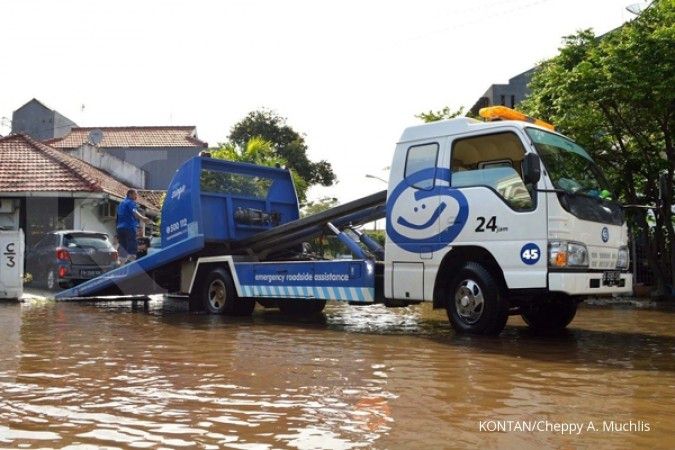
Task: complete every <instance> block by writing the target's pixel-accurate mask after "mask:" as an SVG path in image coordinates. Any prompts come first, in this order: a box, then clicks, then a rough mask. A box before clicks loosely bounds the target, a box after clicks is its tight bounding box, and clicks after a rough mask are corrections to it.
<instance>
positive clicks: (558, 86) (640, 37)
mask: <svg viewBox="0 0 675 450" xmlns="http://www.w3.org/2000/svg"><path fill="white" fill-rule="evenodd" d="M674 24H675V8H673V2H672V0H656V1H655V2H654V3H653V4H652V6H651V7H649V8H647V9H646V10H645V11H644V12H643V13H642V14H641V16H640V17H638V18H637V19H635V20H633V21H632V22H630V23H627V24H625V25H624V26H622V27H621V28H619V29H617V30H614V31H613V32H611V33H609V34H608V35H606V36H603V37H601V38H596V37H595V36H594V35H593V33H592V32H591V31H590V30H586V31H581V32H579V33H577V34H576V35H573V36H567V37H565V38H564V46H563V48H561V49H560V54H559V55H558V56H556V57H554V58H552V59H550V60H548V61H545V62H543V63H542V64H541V65H540V67H539V68H538V70H537V71H536V72H535V74H534V77H533V80H532V82H531V84H530V89H531V94H530V96H529V97H528V98H527V99H525V100H524V101H523V102H522V103H521V109H522V110H523V111H524V112H525V113H527V114H529V115H531V116H535V117H541V118H543V119H545V120H548V121H550V122H551V123H554V124H555V125H556V128H557V129H558V130H559V131H560V132H561V133H564V134H567V135H569V136H571V137H573V138H575V139H576V140H577V141H578V142H579V143H580V144H581V145H583V146H585V147H586V148H587V149H588V150H589V151H590V153H591V154H592V155H593V156H594V157H595V158H596V159H597V160H598V162H599V163H600V164H601V165H602V166H603V167H604V168H605V171H606V172H607V175H608V178H609V179H610V181H611V182H613V185H614V187H615V191H616V192H617V193H618V194H619V198H620V199H621V200H623V201H624V202H625V203H629V204H651V205H656V212H657V214H656V221H655V225H654V226H650V225H649V223H648V221H647V214H646V211H645V210H644V209H638V210H636V211H635V213H634V214H633V215H632V220H633V221H634V222H635V224H636V225H637V226H638V227H639V228H640V229H641V230H642V233H643V234H644V235H646V236H649V237H650V238H651V240H650V246H649V251H648V259H649V262H650V266H651V268H652V270H653V272H654V274H655V276H656V280H657V290H658V291H660V292H663V289H664V287H665V285H666V284H668V283H670V284H672V283H673V281H674V280H675V273H674V272H675V254H674V253H675V252H673V250H672V245H673V242H675V230H674V229H673V222H672V205H673V175H674V173H675V148H674V146H673V145H674V144H673V130H674V129H675V128H674V125H675V124H674V121H675V115H674V113H675V90H674V89H673V86H675V45H673V42H675V25H674ZM659 179H661V180H662V186H661V189H662V191H663V195H661V196H660V195H659V192H660V189H659V188H660V186H659Z"/></svg>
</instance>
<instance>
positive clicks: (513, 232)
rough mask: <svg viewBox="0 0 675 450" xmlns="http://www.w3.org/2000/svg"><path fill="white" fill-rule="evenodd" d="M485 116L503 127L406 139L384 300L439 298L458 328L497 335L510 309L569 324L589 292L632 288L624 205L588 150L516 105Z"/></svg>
mask: <svg viewBox="0 0 675 450" xmlns="http://www.w3.org/2000/svg"><path fill="white" fill-rule="evenodd" d="M481 115H482V116H484V117H487V118H491V119H495V118H496V119H502V120H499V121H492V122H481V121H478V120H474V119H470V118H458V119H453V120H446V121H440V122H434V123H430V124H425V125H420V126H415V127H410V128H407V129H406V130H405V131H404V132H403V135H402V136H401V139H400V142H399V143H398V144H397V146H396V150H395V153H394V158H393V163H392V165H391V173H390V180H389V188H388V194H387V205H386V211H387V228H386V232H387V235H386V237H387V239H386V244H385V269H384V297H385V298H387V299H392V300H400V301H415V300H419V301H432V302H433V304H434V307H438V308H447V311H448V317H449V319H450V321H451V323H452V325H453V326H454V327H455V328H456V329H457V330H458V331H465V332H472V333H480V334H497V333H499V332H500V331H501V330H502V329H503V327H504V325H505V323H506V320H507V318H508V315H509V314H521V315H522V317H523V318H524V320H525V321H526V322H527V323H528V324H529V325H530V326H532V327H534V328H538V329H556V328H562V327H565V326H566V325H567V324H569V322H570V321H571V320H572V319H573V318H574V315H575V313H576V306H577V303H578V302H579V301H581V299H583V297H585V296H589V295H601V294H603V295H606V294H622V293H628V292H631V291H632V278H631V275H630V274H629V273H628V272H627V270H628V267H629V256H628V247H627V245H628V240H627V239H628V237H627V226H626V223H625V219H624V214H623V210H622V208H621V206H620V205H619V204H618V203H616V202H615V201H613V200H612V198H611V194H610V191H609V189H610V188H609V185H608V183H607V181H606V179H605V178H604V176H603V174H602V171H601V170H600V168H599V167H598V166H597V164H596V163H595V162H594V161H593V159H592V158H591V157H590V156H589V155H588V153H587V152H586V151H585V150H584V149H583V148H582V147H580V146H579V145H577V144H575V143H574V142H573V141H571V140H570V139H568V138H566V137H565V136H563V135H560V134H558V133H555V132H554V131H552V128H553V127H552V126H551V125H549V124H546V123H545V122H541V121H535V120H533V119H530V118H528V117H527V116H524V115H522V114H520V113H518V112H516V111H514V110H511V109H508V108H505V107H492V108H485V109H484V110H482V111H481ZM503 119H507V120H503ZM508 119H511V120H508ZM513 119H515V120H513Z"/></svg>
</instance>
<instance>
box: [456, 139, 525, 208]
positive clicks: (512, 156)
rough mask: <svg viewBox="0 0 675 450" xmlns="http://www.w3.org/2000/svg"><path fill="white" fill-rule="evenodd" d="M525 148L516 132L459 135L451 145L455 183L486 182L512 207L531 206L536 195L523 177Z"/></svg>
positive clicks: (473, 184)
mask: <svg viewBox="0 0 675 450" xmlns="http://www.w3.org/2000/svg"><path fill="white" fill-rule="evenodd" d="M524 156H525V148H524V147H523V144H522V142H521V141H520V139H519V138H518V136H516V135H515V134H514V133H510V132H505V133H495V134H488V135H481V136H474V137H469V138H464V139H458V140H457V141H455V142H454V143H453V146H452V157H451V162H450V170H451V172H452V178H451V184H452V186H453V187H469V186H486V187H488V188H491V189H492V190H494V191H495V192H496V193H497V194H498V195H499V196H500V197H502V199H504V201H505V202H506V203H507V204H508V205H509V206H511V208H513V209H515V210H519V211H525V210H531V209H532V208H533V206H534V201H533V196H532V194H531V192H530V189H528V187H527V186H525V183H524V182H523V178H522V167H521V164H522V162H523V158H524Z"/></svg>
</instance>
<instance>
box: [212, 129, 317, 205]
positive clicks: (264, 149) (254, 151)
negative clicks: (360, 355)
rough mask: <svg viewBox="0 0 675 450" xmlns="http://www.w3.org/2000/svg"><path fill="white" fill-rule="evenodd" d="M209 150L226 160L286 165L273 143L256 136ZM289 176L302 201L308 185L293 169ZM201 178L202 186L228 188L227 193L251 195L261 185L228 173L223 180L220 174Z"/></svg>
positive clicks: (217, 188)
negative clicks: (239, 142) (242, 141)
mask: <svg viewBox="0 0 675 450" xmlns="http://www.w3.org/2000/svg"><path fill="white" fill-rule="evenodd" d="M210 151H211V156H212V157H214V158H218V159H226V160H228V161H235V162H245V163H251V164H257V165H260V166H270V167H282V166H288V164H287V162H286V160H285V159H283V158H281V157H280V156H279V155H277V153H276V151H275V149H274V144H273V143H272V142H270V141H267V140H265V139H263V138H262V137H260V136H253V137H252V138H250V139H249V140H247V141H246V143H245V144H244V145H239V144H236V143H234V142H226V143H223V144H220V147H218V148H215V149H210ZM207 175H208V174H207ZM291 176H292V177H293V183H294V184H295V190H296V191H297V194H298V199H299V200H300V201H301V202H302V201H304V200H305V197H306V195H307V189H308V187H309V184H308V183H307V181H306V180H305V179H304V178H302V177H301V176H300V175H299V174H298V173H297V172H296V171H295V170H292V169H291ZM201 181H202V186H203V187H204V189H207V190H209V189H210V190H215V191H223V190H228V191H229V192H235V193H236V192H238V193H251V194H253V193H256V192H258V193H260V192H261V190H260V189H261V188H264V186H260V182H259V181H256V180H253V179H248V180H243V179H241V178H236V177H233V176H232V175H229V176H228V178H227V179H225V178H223V176H222V175H221V176H219V177H214V176H211V175H209V176H207V177H206V178H204V177H202V180H201Z"/></svg>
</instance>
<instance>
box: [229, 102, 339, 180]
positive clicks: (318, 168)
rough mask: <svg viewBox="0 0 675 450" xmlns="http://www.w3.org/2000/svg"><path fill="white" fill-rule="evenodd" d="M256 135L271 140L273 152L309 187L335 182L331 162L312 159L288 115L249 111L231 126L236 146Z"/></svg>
mask: <svg viewBox="0 0 675 450" xmlns="http://www.w3.org/2000/svg"><path fill="white" fill-rule="evenodd" d="M256 137H259V138H262V139H264V140H265V141H267V142H269V143H271V145H272V150H273V153H274V155H275V156H276V157H278V158H280V159H282V160H284V161H285V162H286V164H287V165H288V167H290V168H292V169H293V170H295V171H296V172H297V173H298V175H300V177H302V179H304V180H305V181H306V183H307V185H308V186H310V185H313V184H321V185H323V186H331V185H332V184H333V183H334V182H335V180H336V177H335V173H333V169H332V167H331V164H330V163H329V162H328V161H324V160H322V161H319V162H312V161H310V160H309V158H308V157H307V144H306V143H305V138H304V136H303V135H301V134H300V133H298V132H297V131H295V130H294V129H293V128H291V127H290V126H288V125H287V124H286V118H284V117H281V116H279V115H278V114H277V113H275V112H274V111H270V110H267V109H261V110H258V111H252V112H250V113H248V115H247V116H246V117H245V118H244V119H243V120H241V121H240V122H238V123H237V124H235V125H234V126H233V127H232V129H231V130H230V135H229V137H228V138H229V140H230V142H231V143H232V144H233V145H235V146H238V147H240V148H243V147H245V146H246V145H247V143H248V142H249V141H250V140H251V139H253V138H256Z"/></svg>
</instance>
